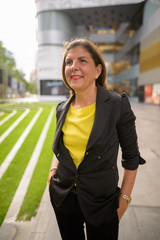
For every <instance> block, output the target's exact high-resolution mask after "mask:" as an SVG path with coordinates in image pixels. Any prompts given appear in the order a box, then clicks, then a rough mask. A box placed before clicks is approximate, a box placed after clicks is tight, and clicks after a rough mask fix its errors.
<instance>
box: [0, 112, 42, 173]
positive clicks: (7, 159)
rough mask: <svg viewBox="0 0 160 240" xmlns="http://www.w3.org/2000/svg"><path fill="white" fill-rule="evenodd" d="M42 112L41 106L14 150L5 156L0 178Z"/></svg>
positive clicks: (0, 167)
mask: <svg viewBox="0 0 160 240" xmlns="http://www.w3.org/2000/svg"><path fill="white" fill-rule="evenodd" d="M41 112H42V108H40V109H39V110H38V112H37V113H36V115H35V116H34V118H33V119H32V121H31V122H30V123H29V125H28V126H27V127H26V129H25V131H24V132H23V133H22V135H21V136H20V138H19V139H18V141H17V142H16V144H15V145H14V147H13V148H12V150H11V151H10V152H9V154H8V155H7V157H6V158H5V160H4V162H3V163H2V165H1V166H0V178H1V177H2V176H3V174H4V172H5V171H6V169H7V168H8V166H9V164H10V163H11V161H12V160H13V158H14V157H15V155H16V153H17V152H18V150H19V149H20V147H21V145H22V143H23V142H24V140H25V139H26V137H27V136H28V134H29V132H30V131H31V129H32V127H33V126H34V124H35V122H36V121H37V119H38V117H39V115H40V114H41Z"/></svg>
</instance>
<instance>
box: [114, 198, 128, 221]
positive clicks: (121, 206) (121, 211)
mask: <svg viewBox="0 0 160 240" xmlns="http://www.w3.org/2000/svg"><path fill="white" fill-rule="evenodd" d="M127 208H128V203H127V201H126V200H125V199H123V198H121V197H120V198H119V208H118V209H117V212H118V219H119V221H120V220H121V218H122V216H123V215H124V213H125V211H126V210H127Z"/></svg>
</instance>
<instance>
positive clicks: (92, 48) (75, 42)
mask: <svg viewBox="0 0 160 240" xmlns="http://www.w3.org/2000/svg"><path fill="white" fill-rule="evenodd" d="M79 46H80V47H83V48H85V49H86V50H87V51H88V52H89V53H90V55H91V57H92V59H93V61H94V63H95V66H98V65H99V64H101V65H102V72H101V74H100V75H99V77H98V78H97V79H96V83H98V84H99V85H101V86H103V87H105V88H106V89H107V82H106V77H107V73H106V66H105V62H104V60H103V57H102V55H101V53H100V52H99V50H98V48H97V47H96V45H95V44H94V43H93V42H91V41H89V40H88V39H86V38H76V39H71V41H69V42H65V43H64V49H65V50H64V56H63V63H62V76H63V81H64V84H65V85H66V86H67V87H68V88H69V89H70V90H71V92H70V93H71V94H73V93H74V90H73V89H72V88H71V87H70V86H69V84H68V83H67V80H66V76H65V66H66V65H65V60H66V56H67V54H68V52H69V50H70V49H72V48H75V47H79Z"/></svg>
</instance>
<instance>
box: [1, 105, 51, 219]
mask: <svg viewBox="0 0 160 240" xmlns="http://www.w3.org/2000/svg"><path fill="white" fill-rule="evenodd" d="M53 113H54V107H53V108H52V110H51V113H50V115H49V117H48V119H47V122H46V124H45V126H44V128H43V131H42V133H41V136H40V137H39V140H38V142H37V144H36V147H35V149H34V151H33V154H32V156H31V159H30V161H29V163H28V166H27V168H26V170H25V173H24V175H23V177H22V179H21V182H20V184H19V186H18V189H17V191H16V193H15V196H14V198H13V200H12V203H11V205H10V207H9V210H8V212H7V215H6V217H5V220H4V222H3V223H6V222H14V221H15V220H16V217H17V214H18V212H19V210H20V207H21V205H22V202H23V199H24V196H25V194H26V192H27V188H28V186H29V183H30V180H31V177H32V174H33V171H34V168H35V166H36V164H37V161H38V159H39V155H40V153H41V149H42V147H43V144H44V141H45V138H46V135H47V132H48V129H49V126H50V123H51V120H52V117H53Z"/></svg>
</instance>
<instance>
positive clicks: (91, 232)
mask: <svg viewBox="0 0 160 240" xmlns="http://www.w3.org/2000/svg"><path fill="white" fill-rule="evenodd" d="M52 194H53V193H52V192H51V191H50V198H51V203H52V206H53V209H54V211H55V215H56V219H57V223H58V227H59V230H60V234H61V237H62V239H63V240H85V234H84V223H85V224H86V233H87V240H97V239H98V240H117V239H118V228H119V221H118V216H117V210H116V211H115V212H113V213H112V214H111V215H110V216H109V217H106V222H104V224H102V225H100V226H92V225H91V224H89V223H88V222H87V221H85V219H84V217H83V214H82V211H81V209H80V206H79V203H78V199H77V194H76V193H75V192H70V193H69V194H68V196H67V197H66V199H65V201H64V202H63V204H62V205H61V206H60V207H56V206H55V204H54V201H53V197H52ZM53 239H54V238H53Z"/></svg>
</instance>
